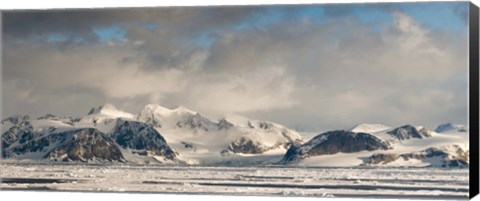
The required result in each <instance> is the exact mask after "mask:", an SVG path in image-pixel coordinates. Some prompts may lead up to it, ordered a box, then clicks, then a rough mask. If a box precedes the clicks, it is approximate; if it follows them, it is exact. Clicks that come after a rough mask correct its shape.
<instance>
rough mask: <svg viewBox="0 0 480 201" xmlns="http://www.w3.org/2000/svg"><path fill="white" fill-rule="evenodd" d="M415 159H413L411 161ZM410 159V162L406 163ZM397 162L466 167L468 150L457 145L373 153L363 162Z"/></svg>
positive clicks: (467, 164) (468, 160)
mask: <svg viewBox="0 0 480 201" xmlns="http://www.w3.org/2000/svg"><path fill="white" fill-rule="evenodd" d="M413 160H415V161H413ZM408 161H410V163H406V162H408ZM412 161H413V162H412ZM393 162H398V163H397V164H396V165H400V164H406V166H408V165H414V166H416V165H422V163H423V164H429V165H426V166H434V167H468V166H469V162H470V152H469V151H466V150H464V149H463V148H461V147H460V146H458V145H450V146H442V147H430V148H428V149H425V150H422V151H418V152H411V153H404V154H386V153H382V154H373V155H372V156H370V157H369V158H368V159H367V161H366V162H365V164H366V165H389V164H391V163H393Z"/></svg>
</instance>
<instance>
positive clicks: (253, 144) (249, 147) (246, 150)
mask: <svg viewBox="0 0 480 201" xmlns="http://www.w3.org/2000/svg"><path fill="white" fill-rule="evenodd" d="M228 150H229V151H231V152H233V153H242V154H261V153H263V152H265V151H267V150H268V148H266V147H264V146H263V145H262V144H261V143H260V142H257V141H253V140H252V139H249V138H245V137H241V138H238V139H237V140H235V141H233V142H232V143H230V145H229V146H228Z"/></svg>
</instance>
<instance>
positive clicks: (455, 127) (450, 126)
mask: <svg viewBox="0 0 480 201" xmlns="http://www.w3.org/2000/svg"><path fill="white" fill-rule="evenodd" d="M467 130H468V128H467V127H466V126H465V125H462V124H454V123H451V122H449V123H444V124H440V125H439V126H437V128H436V129H435V132H437V133H443V132H448V131H458V132H467Z"/></svg>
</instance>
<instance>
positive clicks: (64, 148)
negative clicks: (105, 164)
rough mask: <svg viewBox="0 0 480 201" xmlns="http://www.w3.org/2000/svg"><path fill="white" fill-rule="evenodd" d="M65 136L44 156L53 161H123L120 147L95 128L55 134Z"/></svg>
mask: <svg viewBox="0 0 480 201" xmlns="http://www.w3.org/2000/svg"><path fill="white" fill-rule="evenodd" d="M56 135H59V136H62V135H63V136H62V137H64V138H67V139H65V140H62V141H63V142H61V145H60V146H58V147H56V148H54V149H53V150H51V151H50V152H49V153H48V154H47V155H46V156H45V158H47V159H50V160H55V161H81V162H88V161H94V160H99V161H110V162H115V161H118V162H125V159H124V158H123V155H122V153H121V151H120V149H119V148H118V147H117V145H116V144H115V142H114V141H113V140H112V139H111V138H110V137H108V136H107V135H106V134H104V133H102V132H100V131H99V130H97V129H95V128H86V129H80V130H76V131H72V132H67V133H60V134H56Z"/></svg>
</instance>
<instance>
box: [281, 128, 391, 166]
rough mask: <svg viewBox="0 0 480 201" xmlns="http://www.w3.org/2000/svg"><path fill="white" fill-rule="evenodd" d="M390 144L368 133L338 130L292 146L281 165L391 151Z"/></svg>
mask: <svg viewBox="0 0 480 201" xmlns="http://www.w3.org/2000/svg"><path fill="white" fill-rule="evenodd" d="M390 148H391V147H390V145H389V143H388V142H386V141H383V140H381V139H379V138H378V137H375V136H374V135H371V134H368V133H355V132H352V131H345V130H336V131H329V132H326V133H322V134H320V135H317V136H316V137H314V138H313V139H311V140H310V141H308V142H307V143H305V144H303V145H301V146H300V147H296V146H291V147H290V149H289V150H288V152H287V153H286V154H285V156H284V158H283V159H282V162H281V163H284V164H288V163H296V162H299V161H300V160H302V159H305V158H309V157H315V156H321V155H331V154H336V153H339V152H341V153H353V152H360V151H373V150H379V149H380V150H385V149H390Z"/></svg>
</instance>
